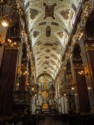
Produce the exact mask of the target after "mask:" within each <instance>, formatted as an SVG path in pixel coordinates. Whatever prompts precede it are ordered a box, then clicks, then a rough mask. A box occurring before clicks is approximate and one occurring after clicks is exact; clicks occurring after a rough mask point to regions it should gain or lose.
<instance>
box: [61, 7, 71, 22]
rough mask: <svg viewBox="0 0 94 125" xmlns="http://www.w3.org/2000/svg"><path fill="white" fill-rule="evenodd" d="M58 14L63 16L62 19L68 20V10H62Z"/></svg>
mask: <svg viewBox="0 0 94 125" xmlns="http://www.w3.org/2000/svg"><path fill="white" fill-rule="evenodd" d="M60 14H61V15H62V16H63V18H64V19H65V20H67V19H68V18H69V9H67V10H62V11H61V12H60Z"/></svg>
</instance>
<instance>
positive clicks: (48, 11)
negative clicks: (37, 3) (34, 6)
mask: <svg viewBox="0 0 94 125" xmlns="http://www.w3.org/2000/svg"><path fill="white" fill-rule="evenodd" d="M56 5H57V4H56V3H54V4H53V5H47V4H46V3H43V6H45V17H44V19H46V18H47V17H52V18H53V19H55V17H54V8H55V6H56Z"/></svg>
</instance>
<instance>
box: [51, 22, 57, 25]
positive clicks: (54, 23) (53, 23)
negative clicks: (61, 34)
mask: <svg viewBox="0 0 94 125" xmlns="http://www.w3.org/2000/svg"><path fill="white" fill-rule="evenodd" d="M51 24H52V25H55V26H59V24H58V23H56V22H51Z"/></svg>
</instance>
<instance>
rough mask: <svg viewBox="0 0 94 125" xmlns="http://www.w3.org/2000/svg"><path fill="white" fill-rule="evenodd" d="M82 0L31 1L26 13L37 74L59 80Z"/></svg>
mask: <svg viewBox="0 0 94 125" xmlns="http://www.w3.org/2000/svg"><path fill="white" fill-rule="evenodd" d="M81 3H82V0H29V9H28V12H26V15H27V23H28V29H29V32H30V39H31V41H32V49H33V55H34V57H35V66H36V77H38V76H39V75H41V74H45V73H47V74H49V75H50V76H51V77H53V79H55V77H56V75H57V73H58V72H59V69H60V66H61V64H62V61H61V59H62V56H63V54H64V51H65V49H66V47H67V45H68V40H69V37H70V34H71V32H72V30H73V26H74V23H75V19H76V16H77V14H78V11H79V8H80V5H81Z"/></svg>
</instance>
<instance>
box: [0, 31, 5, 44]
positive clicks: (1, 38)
mask: <svg viewBox="0 0 94 125" xmlns="http://www.w3.org/2000/svg"><path fill="white" fill-rule="evenodd" d="M4 42H5V41H4V35H3V33H0V45H2V44H3V43H4Z"/></svg>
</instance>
